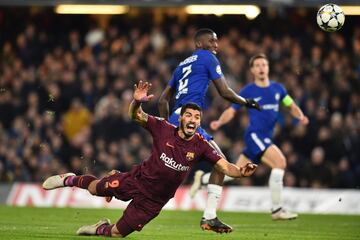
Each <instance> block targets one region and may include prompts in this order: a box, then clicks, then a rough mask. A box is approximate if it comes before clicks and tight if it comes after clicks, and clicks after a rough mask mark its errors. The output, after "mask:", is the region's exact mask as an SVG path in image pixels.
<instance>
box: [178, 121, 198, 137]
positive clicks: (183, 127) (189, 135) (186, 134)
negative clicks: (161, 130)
mask: <svg viewBox="0 0 360 240" xmlns="http://www.w3.org/2000/svg"><path fill="white" fill-rule="evenodd" d="M179 127H180V130H181V131H182V132H183V133H184V135H185V137H186V138H191V137H192V136H194V135H195V133H196V130H197V128H195V129H194V133H186V130H185V124H184V122H183V121H180V126H179Z"/></svg>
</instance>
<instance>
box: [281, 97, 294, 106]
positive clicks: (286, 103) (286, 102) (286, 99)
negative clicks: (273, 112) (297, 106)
mask: <svg viewBox="0 0 360 240" xmlns="http://www.w3.org/2000/svg"><path fill="white" fill-rule="evenodd" d="M281 102H282V104H283V105H284V106H285V107H289V106H290V105H291V104H292V103H293V102H294V100H293V99H292V98H291V97H290V96H289V95H286V96H285V97H284V98H283V99H282V101H281Z"/></svg>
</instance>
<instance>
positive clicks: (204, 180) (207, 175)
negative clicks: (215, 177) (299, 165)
mask: <svg viewBox="0 0 360 240" xmlns="http://www.w3.org/2000/svg"><path fill="white" fill-rule="evenodd" d="M210 174H211V173H210V172H208V173H205V174H204V175H203V176H202V178H201V184H202V185H207V184H209V179H210ZM232 180H234V178H232V177H229V176H227V175H225V177H224V182H230V181H232Z"/></svg>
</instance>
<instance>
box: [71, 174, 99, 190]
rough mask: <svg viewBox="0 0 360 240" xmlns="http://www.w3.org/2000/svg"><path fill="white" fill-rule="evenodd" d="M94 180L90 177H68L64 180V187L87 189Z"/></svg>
mask: <svg viewBox="0 0 360 240" xmlns="http://www.w3.org/2000/svg"><path fill="white" fill-rule="evenodd" d="M94 180H97V178H96V177H94V176H92V175H81V176H69V177H67V178H66V179H65V185H66V186H69V187H74V186H75V187H79V188H83V189H88V187H89V185H90V183H91V182H92V181H94Z"/></svg>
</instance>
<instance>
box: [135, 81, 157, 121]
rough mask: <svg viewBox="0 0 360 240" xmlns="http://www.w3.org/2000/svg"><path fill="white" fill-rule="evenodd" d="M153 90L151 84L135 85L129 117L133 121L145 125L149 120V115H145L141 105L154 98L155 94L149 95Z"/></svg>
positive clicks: (141, 83) (141, 82)
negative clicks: (150, 90)
mask: <svg viewBox="0 0 360 240" xmlns="http://www.w3.org/2000/svg"><path fill="white" fill-rule="evenodd" d="M150 88H151V83H148V82H143V81H141V80H140V81H139V83H138V84H135V85H134V94H133V97H134V100H133V101H132V102H131V103H130V107H129V116H130V118H131V119H132V120H135V121H136V122H138V123H140V124H142V125H144V124H145V123H146V122H147V120H148V114H147V113H145V112H144V111H143V110H142V108H141V104H142V103H143V102H148V101H150V100H151V98H153V97H154V95H153V94H150V95H148V91H149V89H150Z"/></svg>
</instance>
